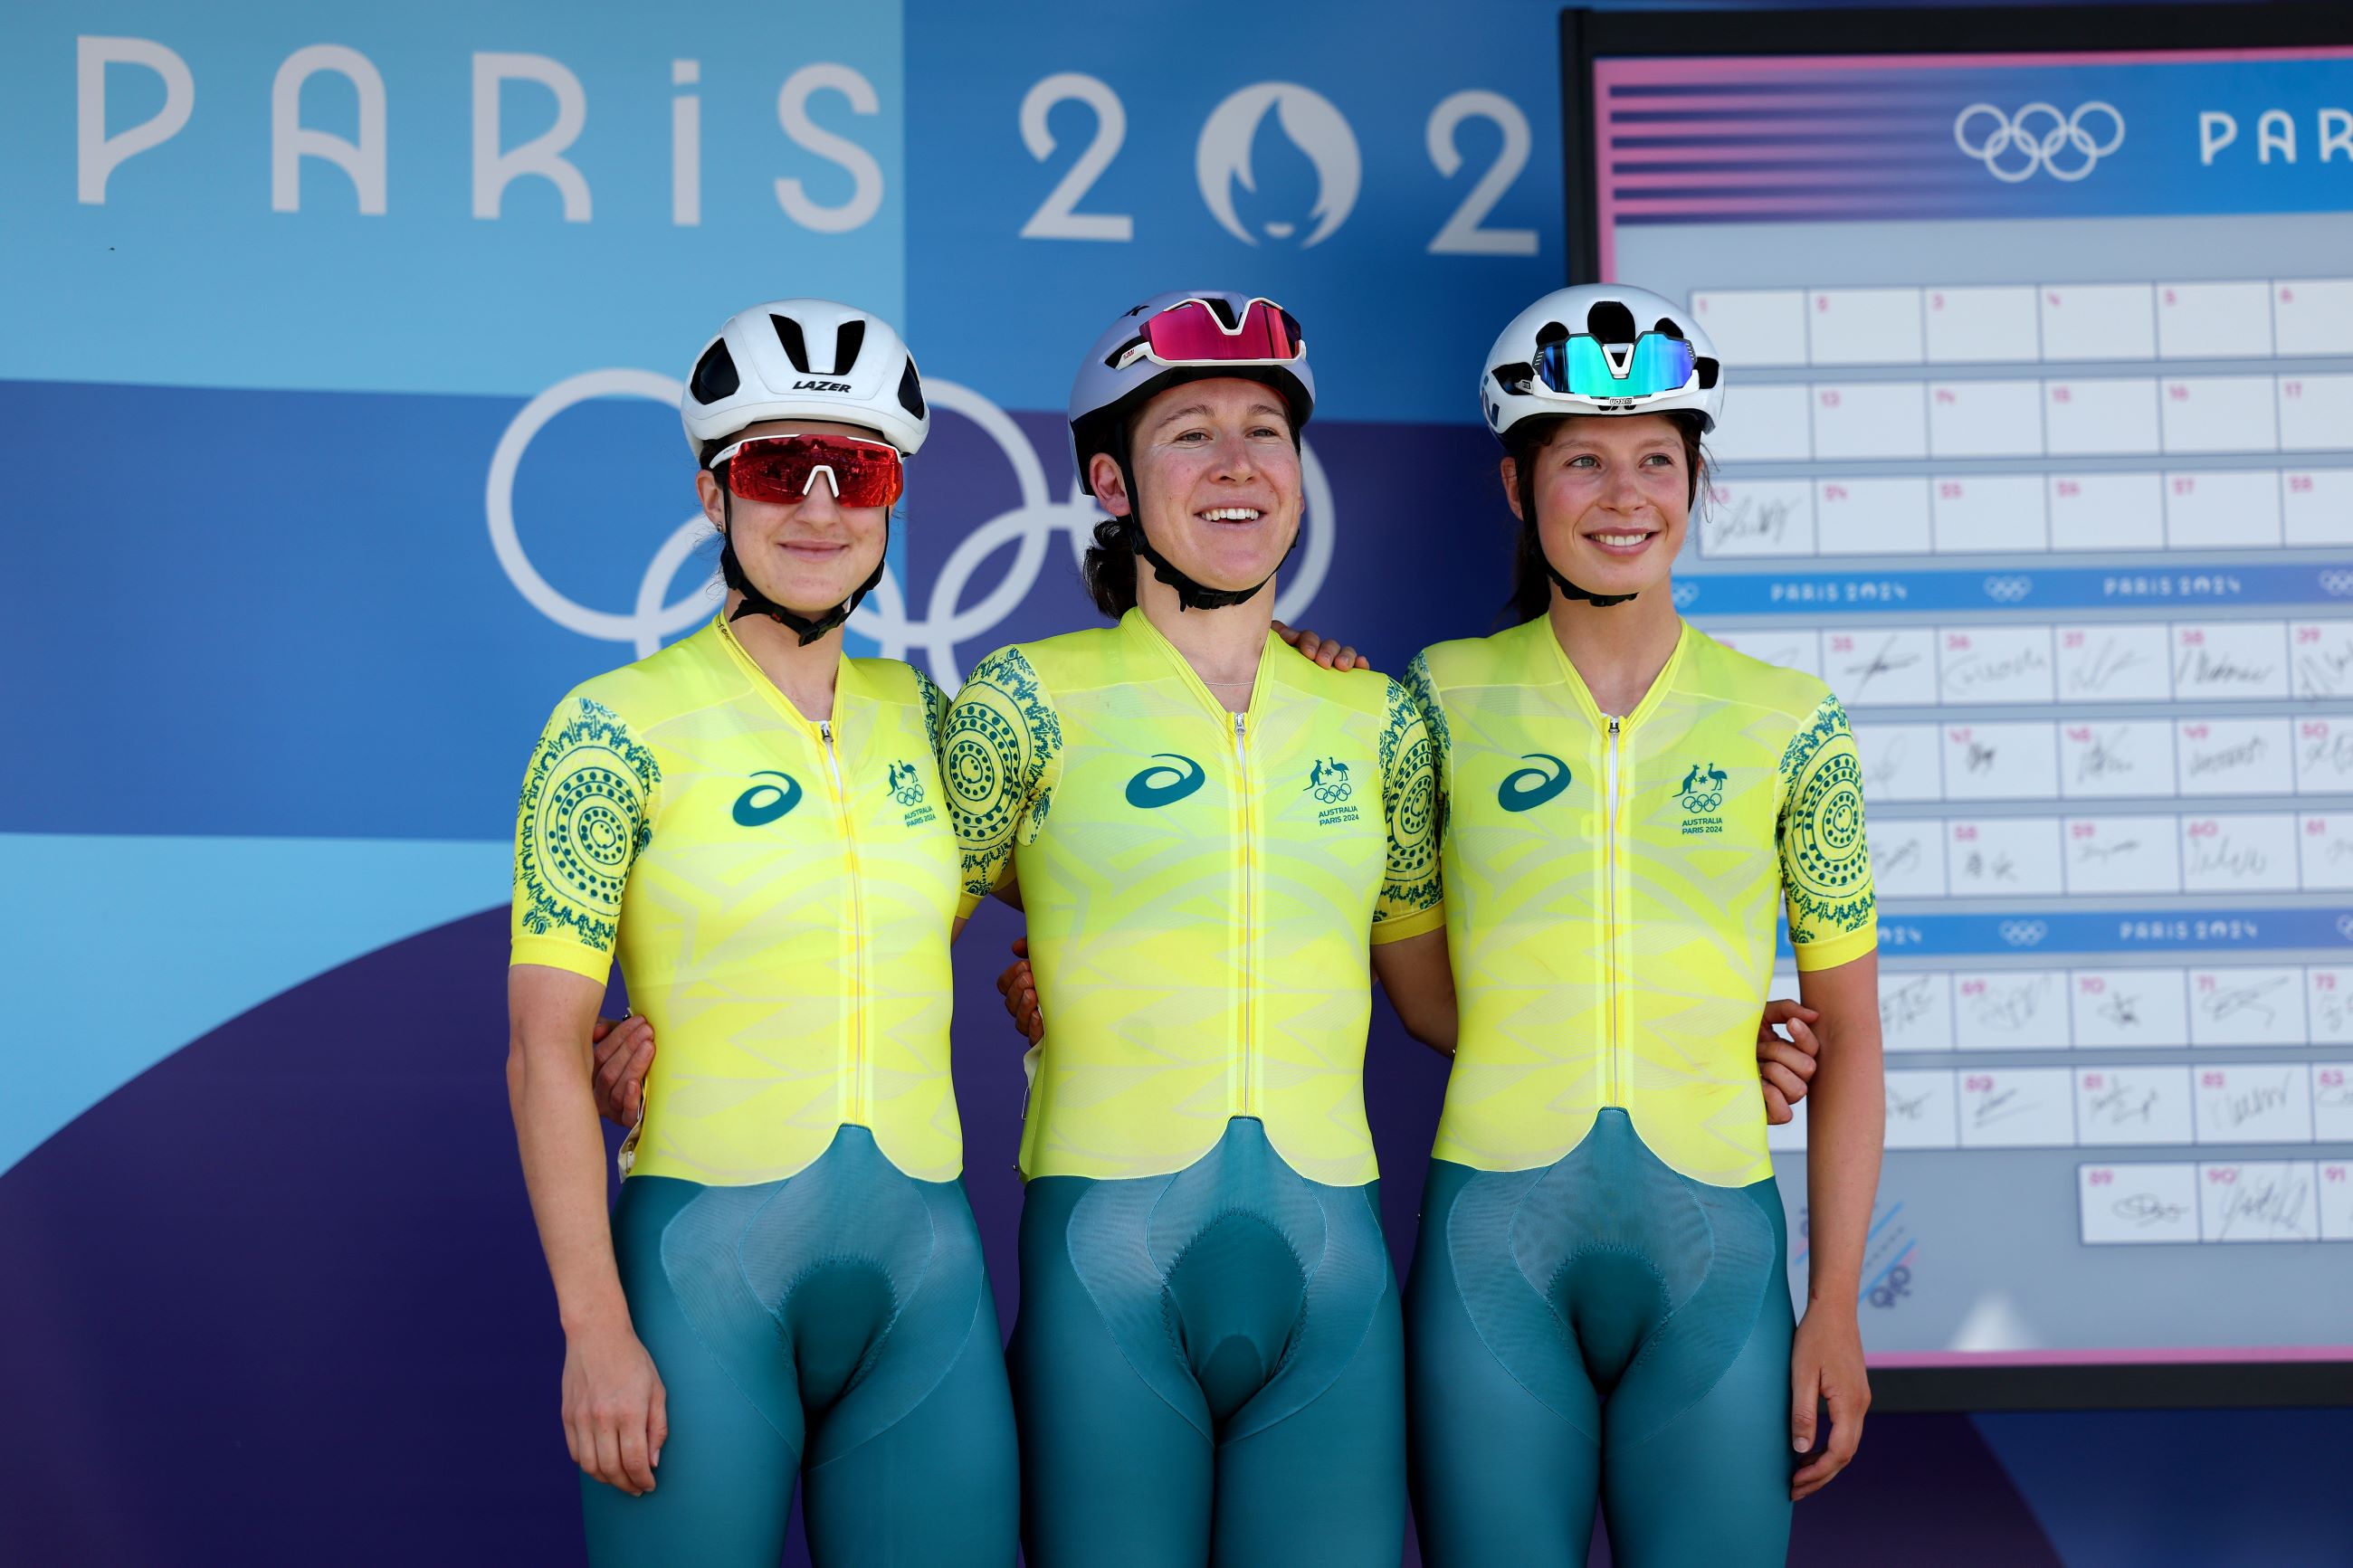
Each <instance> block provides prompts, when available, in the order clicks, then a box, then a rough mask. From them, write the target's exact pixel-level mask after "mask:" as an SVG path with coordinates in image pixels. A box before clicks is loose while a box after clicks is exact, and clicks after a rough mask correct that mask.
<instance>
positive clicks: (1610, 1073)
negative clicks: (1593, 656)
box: [1601, 718, 1626, 1106]
mask: <svg viewBox="0 0 2353 1568" xmlns="http://www.w3.org/2000/svg"><path fill="white" fill-rule="evenodd" d="M1618 732H1619V731H1618V721H1617V720H1616V719H1615V718H1613V719H1611V720H1610V721H1609V749H1608V750H1607V751H1606V752H1603V753H1602V770H1601V771H1602V776H1603V777H1604V779H1606V780H1607V781H1608V783H1607V785H1606V789H1605V795H1606V802H1607V804H1606V806H1605V809H1606V810H1607V811H1608V813H1609V816H1608V817H1607V818H1606V819H1605V820H1604V821H1603V823H1602V826H1601V876H1602V890H1601V907H1602V923H1603V926H1604V928H1605V929H1606V930H1607V931H1608V932H1609V937H1608V941H1607V942H1605V943H1604V945H1603V947H1602V955H1603V956H1602V962H1603V963H1605V964H1606V965H1607V966H1608V982H1607V983H1608V986H1609V991H1608V1001H1607V1003H1606V1005H1604V1007H1603V1009H1602V1017H1603V1018H1604V1019H1605V1020H1606V1027H1607V1028H1608V1031H1609V1035H1608V1038H1606V1039H1605V1040H1604V1041H1603V1042H1602V1051H1603V1058H1602V1060H1603V1086H1604V1089H1605V1091H1606V1095H1607V1098H1606V1099H1605V1100H1604V1103H1605V1104H1609V1105H1617V1106H1622V1105H1624V1104H1625V1103H1626V1098H1625V1089H1626V1086H1625V1080H1624V1075H1623V1073H1622V1071H1621V1069H1620V1065H1619V1047H1620V1037H1621V1036H1622V1035H1623V1034H1624V1032H1625V1031H1624V1028H1623V1020H1622V1019H1621V1018H1620V1016H1619V1012H1620V1008H1622V1007H1623V1006H1624V1005H1625V997H1624V995H1623V994H1622V991H1621V988H1620V974H1619V967H1620V966H1619V963H1618V956H1619V955H1618V945H1619V940H1620V938H1619V930H1618Z"/></svg>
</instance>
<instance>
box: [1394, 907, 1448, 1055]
mask: <svg viewBox="0 0 2353 1568" xmlns="http://www.w3.org/2000/svg"><path fill="white" fill-rule="evenodd" d="M1373 978H1374V979H1375V980H1376V981H1377V982H1379V984H1380V987H1381V989H1382V990H1384V991H1386V992H1388V994H1389V1005H1390V1006H1392V1007H1395V1008H1396V1009H1397V1016H1398V1021H1399V1022H1400V1023H1402V1024H1404V1025H1405V1032H1406V1033H1407V1034H1409V1035H1411V1036H1412V1037H1414V1038H1415V1039H1417V1040H1419V1041H1420V1042H1421V1043H1422V1044H1423V1045H1425V1046H1428V1047H1430V1049H1431V1050H1433V1051H1436V1052H1438V1053H1439V1054H1440V1056H1448V1057H1451V1056H1452V1055H1453V1054H1454V1032H1455V1021H1456V1020H1455V1011H1454V971H1453V968H1452V967H1451V964H1450V963H1448V961H1447V957H1446V928H1445V927H1444V926H1440V927H1439V928H1438V929H1437V930H1436V931H1424V932H1422V933H1421V934H1420V935H1419V936H1409V937H1406V938H1404V939H1403V940H1401V941H1398V942H1375V943H1374V944H1373Z"/></svg>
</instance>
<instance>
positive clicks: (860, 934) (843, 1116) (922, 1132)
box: [512, 620, 963, 1186]
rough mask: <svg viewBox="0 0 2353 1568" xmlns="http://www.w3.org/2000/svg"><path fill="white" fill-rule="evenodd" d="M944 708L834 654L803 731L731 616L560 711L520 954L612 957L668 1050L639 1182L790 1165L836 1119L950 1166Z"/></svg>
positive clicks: (760, 1175) (544, 745) (537, 799)
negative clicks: (824, 696)
mask: <svg viewBox="0 0 2353 1568" xmlns="http://www.w3.org/2000/svg"><path fill="white" fill-rule="evenodd" d="M946 710H947V703H946V700H945V699H944V697H943V696H942V695H941V692H940V689H939V688H938V687H937V686H935V685H934V684H933V683H932V681H931V680H930V679H928V678H926V677H925V676H923V674H922V673H921V672H920V671H917V670H915V669H913V668H909V667H908V666H906V665H903V664H901V663H899V662H897V661H896V660H893V659H881V658H845V659H843V660H842V661H841V667H840V671H839V676H838V678H837V683H836V686H835V689H834V700H833V716H832V718H831V719H829V720H828V721H823V722H819V723H811V722H810V721H808V720H807V719H804V718H803V717H801V715H800V712H799V710H797V709H796V708H794V706H793V705H792V703H791V702H790V701H789V700H787V699H786V697H785V695H784V693H783V692H781V691H779V690H778V689H776V684H775V683H774V682H773V681H771V680H770V679H768V677H767V676H766V674H765V672H763V671H762V670H761V668H760V667H759V666H758V665H757V664H754V662H753V661H752V658H751V656H750V655H748V654H746V653H745V652H744V649H743V647H742V646H741V645H740V644H738V643H737V642H736V640H735V637H734V636H733V633H731V632H730V631H729V630H728V628H727V626H726V624H725V623H724V622H723V621H717V620H714V621H712V624H711V625H709V626H705V627H703V628H702V630H701V631H699V632H696V633H695V634H694V635H693V636H691V637H687V638H685V639H683V640H682V641H680V642H678V643H675V644H673V645H671V646H670V647H666V648H664V649H662V650H661V651H660V652H659V653H657V654H655V655H653V656H652V657H651V658H644V659H640V660H639V661H638V662H637V663H636V664H632V665H629V666H627V667H626V668H621V669H617V670H614V671H612V672H611V673H610V674H607V675H600V676H598V677H596V679H593V680H590V681H588V682H586V683H585V684H584V685H582V686H580V687H579V688H578V689H575V690H574V691H573V692H572V694H571V695H570V696H568V697H566V698H565V700H563V702H562V703H560V704H558V705H557V707H556V710H555V714H554V717H553V718H551V719H550V720H549V721H548V723H547V729H546V731H545V733H544V734H543V735H542V736H541V738H540V742H539V747H538V749H537V750H536V751H535V752H533V754H532V759H531V766H530V769H529V771H528V772H527V773H525V775H524V778H523V787H522V809H521V811H520V813H519V814H518V816H517V818H516V824H515V884H514V918H513V935H514V942H513V951H512V962H513V963H543V964H549V965H552V966H554V968H557V969H565V970H570V971H571V972H572V973H575V974H583V975H586V976H587V977H588V978H589V979H591V980H594V981H596V982H597V983H598V984H603V983H604V981H605V980H606V978H607V976H608V975H609V974H610V973H611V970H612V963H613V958H614V954H615V952H616V950H617V951H618V952H619V956H620V962H621V973H622V977H623V978H624V979H625V980H626V981H627V983H628V988H629V1002H630V1005H631V1006H633V1007H634V1008H636V1010H637V1011H638V1012H639V1013H642V1014H644V1015H645V1016H647V1017H648V1018H649V1020H651V1021H652V1024H653V1026H654V1033H655V1037H656V1038H657V1039H659V1041H660V1047H659V1049H658V1050H657V1051H656V1052H655V1053H654V1063H653V1068H652V1070H651V1072H649V1074H648V1075H647V1079H646V1086H645V1120H644V1122H643V1124H642V1126H641V1128H640V1130H639V1133H638V1142H637V1154H636V1161H635V1163H634V1164H633V1165H632V1166H631V1169H630V1174H631V1175H633V1176H643V1175H659V1176H678V1177H682V1178H684V1179H686V1180H688V1181H691V1182H700V1183H702V1184H706V1185H714V1186H741V1185H748V1184H753V1183H758V1182H771V1181H777V1180H780V1179H782V1178H784V1177H786V1176H789V1175H792V1174H794V1173H797V1172H798V1171H800V1170H801V1169H802V1168H803V1167H805V1166H807V1164H809V1163H811V1162H812V1161H814V1160H815V1159H816V1158H817V1157H818V1155H819V1154H821V1153H823V1152H825V1149H826V1146H827V1145H828V1143H830V1142H832V1141H833V1136H834V1133H835V1131H836V1130H837V1129H838V1128H839V1127H840V1126H841V1125H842V1124H843V1123H845V1122H849V1123H855V1124H857V1125H859V1126H862V1127H866V1128H869V1129H871V1131H872V1132H873V1134H874V1141H875V1142H876V1143H877V1144H878V1145H880V1146H881V1151H882V1152H883V1153H884V1154H885V1155H886V1156H888V1157H889V1159H890V1161H891V1163H892V1164H894V1165H896V1166H897V1167H898V1168H899V1169H900V1170H901V1171H903V1172H904V1173H907V1174H908V1175H910V1176H913V1177H916V1178H918V1179H920V1180H923V1181H946V1180H948V1179H950V1178H952V1177H954V1176H955V1174H956V1173H957V1172H958V1171H959V1170H960V1169H961V1168H962V1163H963V1142H962V1136H961V1131H960V1129H959V1127H958V1125H957V1121H956V1105H955V1090H954V1088H953V1086H952V1085H951V1083H950V1081H949V1078H948V1011H949V995H950V979H949V970H948V937H949V933H950V931H952V930H953V922H954V921H955V900H956V886H957V869H956V868H957V861H956V846H955V833H954V830H953V829H952V828H951V826H949V823H948V819H947V816H946V814H945V812H944V809H943V807H942V805H941V799H940V779H939V764H938V760H937V752H936V750H935V748H936V745H937V742H938V736H939V731H940V726H941V724H942V722H943V721H944V719H945V717H946Z"/></svg>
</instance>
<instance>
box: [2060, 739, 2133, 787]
mask: <svg viewBox="0 0 2353 1568" xmlns="http://www.w3.org/2000/svg"><path fill="white" fill-rule="evenodd" d="M2130 732H2131V731H2126V730H2110V731H2105V732H2104V733H2097V734H2094V736H2093V737H2092V739H2091V742H2090V743H2089V744H2088V745H2086V746H2085V747H2084V749H2083V751H2082V752H2078V753H2077V754H2076V758H2075V776H2076V778H2078V779H2096V778H2105V777H2106V776H2107V775H2109V774H2110V773H2131V772H2133V771H2134V768H2135V766H2136V764H2135V763H2134V762H2133V760H2132V759H2131V758H2130V757H2128V756H2126V755H2125V738H2126V736H2127V735H2128V734H2129V733H2130Z"/></svg>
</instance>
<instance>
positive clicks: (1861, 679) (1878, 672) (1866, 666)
mask: <svg viewBox="0 0 2353 1568" xmlns="http://www.w3.org/2000/svg"><path fill="white" fill-rule="evenodd" d="M1919 662H1920V656H1919V655H1918V654H1916V653H1915V654H1905V655H1903V656H1901V657H1898V655H1897V654H1896V652H1895V638H1894V637H1892V636H1891V637H1888V639H1887V640H1886V641H1885V642H1883V643H1881V644H1880V645H1879V647H1877V648H1876V649H1875V650H1873V652H1872V653H1871V654H1870V655H1869V656H1867V657H1866V658H1862V659H1861V660H1859V661H1857V662H1856V663H1853V664H1850V665H1848V666H1847V667H1846V673H1847V674H1848V676H1849V677H1850V678H1852V680H1853V685H1852V688H1851V689H1852V690H1854V691H1857V692H1860V691H1861V690H1862V689H1863V688H1865V687H1867V686H1869V685H1870V684H1871V683H1872V682H1873V681H1874V680H1876V679H1879V678H1880V677H1881V676H1883V675H1894V674H1895V673H1896V672H1897V671H1899V670H1905V669H1909V668H1912V667H1913V666H1914V665H1915V664H1917V663H1919Z"/></svg>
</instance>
